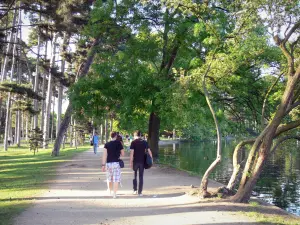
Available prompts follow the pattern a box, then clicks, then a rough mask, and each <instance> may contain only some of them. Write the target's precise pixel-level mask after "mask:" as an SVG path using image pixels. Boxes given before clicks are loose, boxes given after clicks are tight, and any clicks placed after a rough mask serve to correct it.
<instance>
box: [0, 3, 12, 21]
mask: <svg viewBox="0 0 300 225" xmlns="http://www.w3.org/2000/svg"><path fill="white" fill-rule="evenodd" d="M14 3H15V0H12V1H11V3H10V5H9V6H8V9H7V10H6V12H5V13H4V14H3V15H2V16H1V17H0V20H2V19H3V18H4V17H5V16H6V15H7V13H8V12H9V11H10V10H11V7H12V6H13V4H14Z"/></svg>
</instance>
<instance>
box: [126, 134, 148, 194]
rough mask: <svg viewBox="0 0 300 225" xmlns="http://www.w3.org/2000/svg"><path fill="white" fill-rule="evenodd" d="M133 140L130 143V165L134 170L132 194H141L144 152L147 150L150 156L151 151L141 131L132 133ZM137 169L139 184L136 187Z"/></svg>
mask: <svg viewBox="0 0 300 225" xmlns="http://www.w3.org/2000/svg"><path fill="white" fill-rule="evenodd" d="M134 136H135V140H134V141H132V142H131V145H130V167H131V169H133V171H134V179H133V194H138V195H139V196H143V184H144V169H145V167H144V163H145V152H146V151H148V152H149V155H150V156H151V157H152V152H151V150H150V148H149V147H148V143H147V141H145V140H143V139H142V134H141V131H139V130H138V131H136V132H135V133H134ZM138 171H139V185H138V188H137V172H138Z"/></svg>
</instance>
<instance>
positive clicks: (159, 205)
mask: <svg viewBox="0 0 300 225" xmlns="http://www.w3.org/2000/svg"><path fill="white" fill-rule="evenodd" d="M101 153H102V151H101ZM101 153H98V154H97V155H95V154H94V153H93V151H92V149H91V150H89V151H86V152H84V153H81V154H79V155H77V156H76V157H74V158H73V159H72V160H70V161H69V162H67V163H65V164H62V165H61V166H60V167H59V168H58V174H59V175H58V176H57V177H56V179H55V180H51V181H49V182H50V187H49V190H48V192H47V193H44V194H43V195H42V196H40V197H36V198H35V201H34V204H33V205H32V207H30V208H29V209H27V210H26V211H24V212H23V213H22V214H21V215H19V216H18V217H17V218H16V219H15V221H14V222H15V223H14V224H15V225H32V224H37V225H52V224H53V225H54V224H55V225H100V224H102V225H103V224H110V225H114V224H118V225H122V224H130V225H134V224H143V225H147V224H151V225H156V224H158V225H159V224H166V225H168V224H171V225H177V224H256V223H255V222H254V219H252V218H248V217H246V216H244V215H242V214H241V213H239V211H243V210H245V209H246V208H247V206H245V205H243V204H241V205H236V204H235V205H233V204H232V205H230V204H228V203H224V204H223V203H214V202H213V201H208V202H207V201H206V202H201V201H200V202H199V199H198V198H197V197H194V196H189V195H187V194H185V192H186V191H189V190H191V189H192V188H191V187H190V186H191V185H197V186H198V185H199V183H200V179H199V177H193V176H189V175H188V174H187V173H185V172H181V171H177V170H174V169H170V168H164V167H162V168H160V167H153V168H151V169H149V170H146V171H145V179H144V192H143V194H144V196H143V197H138V196H136V195H133V194H132V176H133V174H132V171H131V170H130V169H129V168H128V167H129V157H128V156H127V157H125V160H124V162H125V168H124V169H123V170H122V188H120V189H119V191H118V197H117V199H113V198H112V197H111V196H108V194H107V192H106V182H105V174H104V173H103V172H101V166H100V165H101V160H100V159H101ZM209 185H210V186H211V187H218V186H220V184H218V183H216V182H213V181H210V182H209Z"/></svg>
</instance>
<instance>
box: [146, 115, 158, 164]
mask: <svg viewBox="0 0 300 225" xmlns="http://www.w3.org/2000/svg"><path fill="white" fill-rule="evenodd" d="M159 128H160V118H159V116H158V115H157V114H156V113H154V112H152V113H151V114H150V118H149V130H148V139H149V145H150V149H151V151H152V155H153V157H155V158H157V157H158V153H159V148H158V142H159Z"/></svg>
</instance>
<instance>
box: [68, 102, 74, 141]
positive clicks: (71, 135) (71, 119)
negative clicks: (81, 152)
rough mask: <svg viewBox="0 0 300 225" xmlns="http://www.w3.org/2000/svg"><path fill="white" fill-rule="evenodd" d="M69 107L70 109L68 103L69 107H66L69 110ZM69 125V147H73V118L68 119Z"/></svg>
mask: <svg viewBox="0 0 300 225" xmlns="http://www.w3.org/2000/svg"><path fill="white" fill-rule="evenodd" d="M69 106H70V107H72V106H71V105H70V103H69V105H68V108H69ZM70 124H71V126H70V130H69V132H70V143H69V144H70V147H73V117H72V116H71V117H70Z"/></svg>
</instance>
